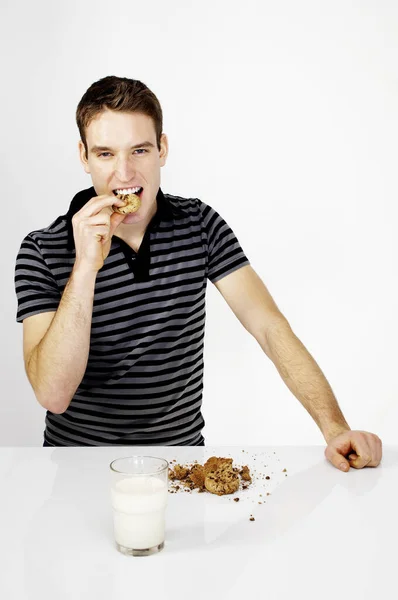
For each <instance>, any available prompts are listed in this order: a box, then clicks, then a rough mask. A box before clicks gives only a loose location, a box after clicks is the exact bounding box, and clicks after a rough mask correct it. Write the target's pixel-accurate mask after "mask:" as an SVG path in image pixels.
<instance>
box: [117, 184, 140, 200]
mask: <svg viewBox="0 0 398 600" xmlns="http://www.w3.org/2000/svg"><path fill="white" fill-rule="evenodd" d="M143 191H144V188H142V187H132V188H117V189H115V190H112V192H113V194H114V195H115V196H116V197H117V198H119V199H120V200H123V196H129V195H130V194H134V195H135V196H138V197H140V196H141V194H142V192H143Z"/></svg>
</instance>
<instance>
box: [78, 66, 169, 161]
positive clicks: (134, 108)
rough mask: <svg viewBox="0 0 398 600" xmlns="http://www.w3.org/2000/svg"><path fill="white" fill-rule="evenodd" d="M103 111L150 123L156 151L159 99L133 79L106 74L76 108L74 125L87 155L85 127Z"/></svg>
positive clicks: (160, 123) (159, 130)
mask: <svg viewBox="0 0 398 600" xmlns="http://www.w3.org/2000/svg"><path fill="white" fill-rule="evenodd" d="M105 108H108V109H110V110H118V111H124V112H139V113H142V114H144V115H148V117H151V119H152V120H153V124H154V126H155V132H156V142H157V145H158V149H159V150H160V138H161V135H162V129H163V114H162V108H161V106H160V103H159V100H158V99H157V98H156V96H155V94H154V93H153V92H151V90H150V89H149V88H148V87H147V86H146V85H145V83H142V82H141V81H138V80H136V79H127V77H116V76H114V75H109V76H108V77H104V78H103V79H99V80H98V81H96V82H95V83H93V84H92V85H90V87H89V88H88V90H87V91H86V93H85V94H84V95H83V97H82V99H81V100H80V102H79V104H78V106H77V109H76V123H77V126H78V128H79V132H80V137H81V140H82V142H83V144H84V148H85V150H86V157H87V156H88V148H87V140H86V128H87V127H88V126H89V124H90V123H91V121H92V120H93V119H94V118H95V117H96V116H97V115H98V114H99V113H100V112H102V111H103V110H104V109H105Z"/></svg>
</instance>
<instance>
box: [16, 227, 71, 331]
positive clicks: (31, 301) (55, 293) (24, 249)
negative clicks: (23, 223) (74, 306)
mask: <svg viewBox="0 0 398 600" xmlns="http://www.w3.org/2000/svg"><path fill="white" fill-rule="evenodd" d="M14 282H15V293H16V296H17V301H18V308H17V318H16V320H17V322H18V323H22V321H23V320H24V319H26V318H27V317H31V316H32V315H37V314H39V313H44V312H51V311H55V310H57V308H58V306H59V303H60V300H61V293H60V290H59V288H58V285H57V282H56V280H55V279H54V276H53V274H52V273H51V270H50V269H49V267H48V265H47V264H46V262H45V260H44V258H43V255H42V253H41V251H40V246H39V244H38V243H37V242H36V241H35V240H34V239H33V237H31V234H29V235H27V236H26V237H25V239H24V240H23V242H22V244H21V247H20V250H19V252H18V255H17V260H16V266H15V279H14Z"/></svg>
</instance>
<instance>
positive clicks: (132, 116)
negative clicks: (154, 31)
mask: <svg viewBox="0 0 398 600" xmlns="http://www.w3.org/2000/svg"><path fill="white" fill-rule="evenodd" d="M76 120H77V125H78V128H79V132H80V137H81V140H80V141H79V151H80V159H81V162H82V164H83V167H84V169H85V171H86V173H89V174H90V176H91V179H92V183H93V187H91V188H89V189H87V190H82V191H81V192H79V193H78V194H77V195H76V196H75V197H74V198H73V200H72V202H71V205H70V207H69V211H68V212H67V213H66V214H65V215H62V216H60V217H58V219H56V221H54V222H53V223H52V224H51V225H50V226H48V227H46V228H45V229H41V230H38V231H33V232H31V233H30V234H29V235H27V236H26V237H25V239H24V240H23V242H22V245H21V249H20V252H19V254H18V257H17V265H16V276H15V284H16V293H17V297H18V303H19V305H18V314H17V321H18V322H23V327H24V360H25V369H26V373H27V375H28V378H29V381H30V383H31V385H32V388H33V390H34V392H35V395H36V397H37V400H38V401H39V403H40V404H41V405H42V406H43V407H44V408H46V409H47V414H46V429H45V441H44V444H45V445H57V446H58V445H62V446H74V445H89V446H99V445H112V444H113V445H115V444H117V445H130V444H132V445H146V444H149V445H159V444H160V445H203V444H204V440H203V436H202V434H201V431H202V429H203V426H204V420H203V417H202V414H201V404H202V387H203V386H202V381H203V338H204V324H205V292H206V283H207V279H209V280H210V281H211V282H212V283H214V284H215V286H216V287H217V289H218V290H219V291H220V292H221V294H222V295H223V297H224V298H225V300H226V302H227V303H228V304H229V306H230V307H231V309H232V310H233V312H234V313H235V315H236V316H237V318H238V319H239V320H240V321H241V323H242V324H243V325H244V327H245V328H246V329H247V331H248V332H249V333H251V334H252V335H253V336H254V337H255V339H256V340H257V341H258V343H259V344H260V346H261V348H262V349H263V351H264V353H265V354H266V355H267V356H268V357H269V358H270V359H271V360H272V361H273V363H274V364H275V366H276V368H277V369H278V371H279V373H280V375H281V377H282V379H283V380H284V382H285V383H286V385H287V386H288V387H289V389H290V390H291V391H292V393H293V394H294V395H295V396H296V397H297V398H298V399H299V400H300V402H301V403H302V404H303V406H304V407H305V408H306V409H307V411H308V412H309V413H310V415H311V416H312V418H313V419H314V421H315V422H316V423H317V425H318V426H319V428H320V429H321V431H322V433H323V435H324V438H325V440H326V442H327V448H326V451H325V454H326V456H327V458H328V459H329V460H330V461H331V462H332V464H334V465H335V466H336V467H338V468H341V469H343V470H348V469H349V467H350V465H351V466H353V467H355V468H361V467H364V466H373V467H375V466H377V465H378V464H379V463H380V460H381V453H382V452H381V441H380V439H379V438H378V437H377V436H375V435H373V434H371V433H368V432H362V431H351V430H350V427H349V426H348V424H347V422H346V420H345V419H344V416H343V414H342V413H341V411H340V409H339V406H338V404H337V401H336V399H335V398H334V395H333V392H332V390H331V388H330V386H329V384H328V382H327V381H326V379H325V377H324V375H323V373H322V372H321V370H320V368H319V367H318V365H317V364H316V362H315V361H314V359H313V358H312V357H311V356H310V355H309V353H308V352H307V350H306V349H305V348H304V346H303V345H302V343H301V342H300V340H299V339H298V338H297V337H296V336H295V335H294V333H293V332H292V330H291V328H290V326H289V323H288V321H287V319H286V318H285V317H284V316H283V315H282V313H281V312H280V311H279V309H278V307H277V305H276V304H275V302H274V300H273V299H272V297H271V295H270V294H269V292H268V290H267V288H266V286H265V285H264V284H263V282H262V281H261V279H260V278H259V277H258V276H257V275H256V273H255V272H254V270H253V269H252V268H251V266H250V264H249V261H248V259H247V257H246V256H245V254H244V252H243V250H242V248H241V247H240V245H239V242H238V240H237V238H236V237H235V235H234V233H233V231H232V230H231V229H230V228H229V226H228V225H227V223H226V222H225V221H224V220H223V219H222V217H220V215H219V214H218V213H217V212H216V211H215V210H214V209H212V208H211V207H210V206H207V205H206V204H204V203H203V202H201V201H200V200H198V199H195V198H190V199H185V198H181V197H178V196H172V195H168V194H163V192H162V190H161V188H160V168H161V167H163V166H164V165H165V164H166V159H167V153H168V141H167V137H166V135H165V134H164V133H163V132H162V110H161V107H160V104H159V102H158V100H157V98H156V96H155V95H154V94H153V93H152V92H151V91H150V90H149V89H148V88H147V87H146V86H145V85H144V84H143V83H141V82H140V81H135V80H131V79H126V78H119V77H105V78H104V79H101V80H100V81H98V82H96V83H94V84H93V85H92V86H91V87H90V88H89V89H88V90H87V92H86V93H85V94H84V96H83V97H82V99H81V101H80V103H79V105H78V108H77V113H76ZM124 193H135V194H136V195H138V197H139V204H140V206H139V208H138V210H136V212H133V213H131V214H127V215H124V214H119V213H118V212H115V211H114V210H113V208H112V207H114V208H121V207H125V205H126V203H125V202H124V201H123V200H117V198H116V197H115V195H116V194H118V195H121V197H123V194H124Z"/></svg>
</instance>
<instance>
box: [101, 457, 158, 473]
mask: <svg viewBox="0 0 398 600" xmlns="http://www.w3.org/2000/svg"><path fill="white" fill-rule="evenodd" d="M129 458H150V459H155V460H159V461H161V462H163V463H166V464H165V465H164V466H163V468H162V469H158V470H157V471H146V472H145V473H127V472H126V471H118V470H117V469H115V467H114V466H113V465H114V463H115V462H117V461H118V460H126V459H129ZM109 467H110V469H111V471H112V472H113V473H117V474H118V475H128V476H129V477H142V476H143V475H158V474H159V473H163V472H164V471H165V470H166V469H168V468H169V462H168V461H167V460H166V459H165V458H159V457H158V456H147V455H143V454H133V455H130V456H121V457H120V458H115V459H114V460H113V461H112V462H111V463H110V465H109Z"/></svg>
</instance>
